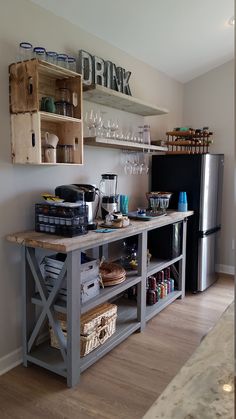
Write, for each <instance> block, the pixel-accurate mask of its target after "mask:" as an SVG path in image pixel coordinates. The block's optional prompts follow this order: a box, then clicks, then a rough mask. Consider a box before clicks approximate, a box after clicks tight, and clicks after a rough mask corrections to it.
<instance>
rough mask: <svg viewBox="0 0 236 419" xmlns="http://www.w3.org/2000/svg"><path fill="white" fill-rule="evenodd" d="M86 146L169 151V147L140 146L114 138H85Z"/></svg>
mask: <svg viewBox="0 0 236 419" xmlns="http://www.w3.org/2000/svg"><path fill="white" fill-rule="evenodd" d="M84 144H85V145H90V146H94V147H106V148H118V149H122V150H134V151H135V150H136V151H152V152H155V151H156V152H159V151H162V152H163V151H164V152H165V151H167V150H168V148H167V147H162V146H156V145H148V144H140V143H135V142H132V141H124V140H119V139H112V138H100V137H84Z"/></svg>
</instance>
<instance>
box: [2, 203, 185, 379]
mask: <svg viewBox="0 0 236 419" xmlns="http://www.w3.org/2000/svg"><path fill="white" fill-rule="evenodd" d="M192 214H193V212H192V211H188V212H184V213H181V212H174V211H168V214H167V215H166V216H165V217H160V218H157V219H153V220H151V221H133V220H132V224H131V225H130V226H129V227H127V228H124V229H119V230H114V232H111V233H95V232H89V233H88V234H87V235H85V236H78V237H73V238H61V237H58V236H53V235H48V234H44V233H36V232H35V231H27V232H21V233H15V234H10V235H9V236H7V240H8V241H10V242H12V243H15V244H18V245H22V251H23V257H22V263H23V273H22V303H23V363H24V365H25V366H27V365H28V363H34V364H37V365H39V366H41V367H43V368H46V369H48V370H50V371H52V372H54V373H57V374H60V375H62V376H63V377H65V378H66V379H67V385H68V387H72V386H74V385H76V384H77V383H78V382H79V379H80V374H81V372H83V371H84V370H85V369H86V368H88V367H89V366H91V365H92V364H93V363H94V362H96V361H97V360H99V359H100V358H101V357H102V356H104V355H105V354H106V353H108V352H109V351H110V350H111V349H113V348H114V347H115V346H116V345H118V344H119V343H120V342H122V341H123V340H124V339H126V338H127V337H128V336H129V335H131V334H132V333H134V332H135V331H142V330H143V329H144V327H145V324H146V321H148V320H149V319H151V318H152V317H153V316H154V315H156V314H157V313H159V312H160V311H161V310H162V309H163V308H165V307H166V306H167V305H168V304H170V303H171V302H173V301H174V300H175V299H176V298H183V297H184V292H185V251H186V227H187V217H189V216H191V215H192ZM179 221H180V222H182V223H183V240H182V243H183V244H182V253H181V255H180V256H179V257H177V258H175V259H171V260H157V259H156V260H155V259H154V258H152V260H151V262H150V264H149V265H148V266H147V238H148V232H149V231H150V230H153V229H156V228H160V227H162V226H165V225H170V224H174V223H176V222H179ZM134 235H137V236H138V271H137V272H135V273H134V274H133V275H131V276H130V275H128V276H127V279H126V280H125V281H124V282H123V283H121V284H119V285H115V286H113V287H107V288H104V289H102V290H101V292H100V294H99V295H98V296H97V297H94V298H92V299H90V300H89V301H87V302H86V303H84V304H81V298H80V289H81V287H80V263H81V262H80V261H81V252H82V251H86V250H88V249H93V248H100V249H102V247H103V246H104V245H107V244H109V243H112V242H115V241H119V240H122V239H125V238H127V237H131V236H134ZM37 249H41V250H43V251H47V253H48V250H50V251H53V252H55V253H57V252H60V253H65V254H66V255H67V257H66V261H65V264H64V268H63V269H62V271H61V273H60V275H59V278H58V280H57V283H56V285H55V286H54V288H53V290H52V291H51V293H50V294H48V292H47V289H46V287H45V285H44V279H43V276H42V273H41V270H40V266H39V264H38V259H37V255H36V251H37ZM176 262H179V281H178V286H177V289H176V290H175V291H173V292H171V293H170V294H168V295H167V297H165V298H163V299H162V300H159V301H158V302H157V303H156V304H154V305H153V306H146V278H147V277H148V276H150V275H152V274H154V273H156V272H158V271H160V270H162V269H164V268H166V267H168V266H170V265H172V264H173V263H176ZM65 275H67V303H65V302H59V300H58V298H57V295H58V291H59V289H60V286H61V283H62V280H63V278H64V276H65ZM133 285H137V302H134V301H131V300H127V299H123V300H122V299H121V300H118V301H117V306H118V318H117V327H116V332H115V334H114V335H113V336H111V337H110V338H109V339H108V340H107V341H106V342H105V343H104V344H103V345H101V346H99V347H98V348H97V349H95V350H94V351H92V352H91V353H90V354H88V355H86V356H85V357H82V358H80V350H79V348H80V316H81V314H82V313H85V312H86V311H88V310H90V309H91V308H93V307H96V306H97V305H98V304H101V303H104V302H106V301H107V300H109V299H111V298H115V297H116V296H119V295H120V294H121V293H123V292H124V291H125V290H127V289H128V288H130V287H132V286H133ZM36 289H37V291H38V293H37V294H36V293H35V291H36ZM55 312H61V313H66V315H67V338H65V337H64V335H63V333H62V330H61V328H60V325H59V322H58V321H57V319H56V316H55ZM47 320H48V321H49V323H50V325H51V327H52V328H53V330H54V333H55V334H56V336H57V339H58V342H59V346H60V349H55V348H52V347H51V346H50V342H49V341H48V340H47V341H46V342H41V343H40V344H38V343H37V338H38V336H39V333H40V330H41V328H42V326H43V325H44V324H45V323H46V322H47ZM36 343H37V344H36Z"/></svg>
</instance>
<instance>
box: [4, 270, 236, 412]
mask: <svg viewBox="0 0 236 419" xmlns="http://www.w3.org/2000/svg"><path fill="white" fill-rule="evenodd" d="M233 285H234V284H233V279H232V278H231V277H226V276H225V277H223V276H222V277H221V278H220V279H219V280H218V281H217V283H216V284H215V285H213V286H212V287H210V288H209V289H208V290H207V291H205V292H203V293H201V294H198V295H187V297H186V298H185V299H184V300H176V301H175V302H174V303H173V304H171V305H170V306H168V307H167V308H166V309H165V310H163V311H162V312H161V313H160V314H158V315H157V316H156V317H155V318H154V319H152V320H151V321H149V322H148V324H147V327H146V329H145V331H144V332H143V333H141V334H140V333H137V334H134V335H132V336H130V337H129V338H128V339H127V340H126V341H125V342H123V343H122V344H120V345H119V346H118V347H117V348H115V349H114V350H113V351H112V352H110V353H109V354H108V355H106V356H105V357H104V358H102V359H101V360H100V361H99V362H98V363H97V364H95V365H93V366H92V367H90V368H89V369H88V370H87V371H85V372H84V373H83V374H82V377H81V383H80V385H78V386H77V387H76V388H74V389H68V388H67V387H66V383H65V381H64V379H63V378H60V377H58V376H56V375H54V374H51V373H49V372H47V371H45V370H43V369H41V368H39V367H36V366H33V365H32V366H30V367H29V368H24V367H23V366H19V367H17V368H15V369H13V370H11V371H10V372H8V373H7V374H5V375H3V376H1V377H0V418H1V419H37V418H45V419H49V418H50V419H54V418H57V419H62V418H63V419H68V418H72V419H77V418H78V419H91V418H96V419H118V418H119V419H140V418H142V416H143V415H144V413H145V412H146V411H147V410H148V409H149V407H150V406H151V404H152V403H153V402H154V401H155V400H156V399H157V397H158V396H159V395H160V394H161V393H162V392H163V390H164V388H165V387H166V386H167V384H168V383H169V382H170V381H171V380H172V378H173V377H174V376H175V375H176V374H177V372H178V371H179V369H180V368H181V366H182V365H183V364H184V363H185V362H186V361H187V359H188V358H189V357H190V356H191V354H192V353H193V352H194V350H195V349H196V348H197V346H198V345H199V343H200V341H201V338H202V337H203V336H204V335H205V334H206V333H207V332H208V331H209V329H210V328H211V327H212V326H213V325H214V324H215V323H216V321H217V320H218V318H219V317H220V315H221V314H222V312H223V311H224V310H225V309H226V307H227V306H228V305H229V304H230V303H231V301H232V300H233V293H234V290H233ZM166 419H172V418H166Z"/></svg>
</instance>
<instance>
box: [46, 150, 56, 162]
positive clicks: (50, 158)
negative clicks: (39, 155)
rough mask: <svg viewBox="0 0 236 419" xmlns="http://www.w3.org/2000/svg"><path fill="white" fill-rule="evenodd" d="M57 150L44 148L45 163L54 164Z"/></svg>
mask: <svg viewBox="0 0 236 419" xmlns="http://www.w3.org/2000/svg"><path fill="white" fill-rule="evenodd" d="M56 153H57V150H56V149H55V148H45V149H44V158H45V163H56V162H57V154H56Z"/></svg>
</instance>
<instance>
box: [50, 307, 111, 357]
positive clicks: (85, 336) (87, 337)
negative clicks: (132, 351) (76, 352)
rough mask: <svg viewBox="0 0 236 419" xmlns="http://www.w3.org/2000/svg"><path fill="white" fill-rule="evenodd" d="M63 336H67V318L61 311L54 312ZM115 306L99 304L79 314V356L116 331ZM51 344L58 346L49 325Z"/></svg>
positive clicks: (87, 352) (101, 342)
mask: <svg viewBox="0 0 236 419" xmlns="http://www.w3.org/2000/svg"><path fill="white" fill-rule="evenodd" d="M56 316H57V319H58V320H59V323H60V326H61V328H62V332H63V334H64V336H67V320H66V315H65V314H63V313H56ZM116 319H117V306H116V305H115V304H109V303H105V304H100V305H99V306H97V307H95V308H94V309H92V310H89V311H88V312H87V313H85V314H83V315H82V316H81V326H80V342H81V343H80V356H81V357H83V356H85V355H87V354H89V353H90V352H91V351H93V350H94V349H96V348H97V347H98V346H100V345H102V344H103V343H105V342H106V340H107V339H108V338H109V337H111V336H112V335H113V334H114V333H115V331H116ZM50 339H51V346H52V347H54V348H59V345H58V341H57V338H56V336H55V334H54V332H53V330H52V328H51V327H50Z"/></svg>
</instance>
